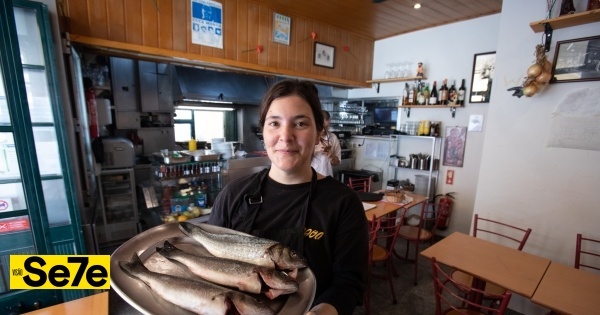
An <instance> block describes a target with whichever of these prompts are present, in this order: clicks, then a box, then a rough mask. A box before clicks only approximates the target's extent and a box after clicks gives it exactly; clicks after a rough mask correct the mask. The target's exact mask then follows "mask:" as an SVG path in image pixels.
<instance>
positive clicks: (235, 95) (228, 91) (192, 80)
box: [174, 66, 269, 105]
mask: <svg viewBox="0 0 600 315" xmlns="http://www.w3.org/2000/svg"><path fill="white" fill-rule="evenodd" d="M175 85H176V86H175V89H174V94H175V101H176V103H177V104H190V103H214V104H248V105H257V104H260V101H261V99H262V97H263V95H264V94H265V92H266V91H267V88H268V86H269V78H268V77H266V76H260V75H253V74H244V73H235V72H223V71H214V70H205V69H198V68H192V67H181V66H176V67H175Z"/></svg>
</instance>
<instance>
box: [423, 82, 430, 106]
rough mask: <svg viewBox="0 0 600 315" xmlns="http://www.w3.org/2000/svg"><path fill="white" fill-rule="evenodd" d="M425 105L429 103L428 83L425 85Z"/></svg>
mask: <svg viewBox="0 0 600 315" xmlns="http://www.w3.org/2000/svg"><path fill="white" fill-rule="evenodd" d="M424 94H425V105H429V95H431V92H430V91H429V84H426V85H425V91H424Z"/></svg>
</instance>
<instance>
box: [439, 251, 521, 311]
mask: <svg viewBox="0 0 600 315" xmlns="http://www.w3.org/2000/svg"><path fill="white" fill-rule="evenodd" d="M431 266H432V274H433V284H434V290H435V314H436V315H442V314H447V315H451V314H465V315H466V314H468V315H475V314H496V315H502V314H504V313H505V312H506V310H507V308H508V302H509V301H510V298H511V293H510V292H509V291H507V290H505V291H504V292H503V293H502V294H489V293H487V292H484V291H481V290H478V289H476V288H473V287H471V286H470V285H464V284H462V283H460V282H457V281H455V280H454V279H452V277H451V276H450V275H448V274H447V273H446V272H444V270H443V269H442V268H441V266H440V265H439V264H438V263H437V261H436V260H435V257H433V258H432V259H431ZM484 294H485V295H486V301H485V303H480V302H477V298H476V297H477V296H483V295H484ZM473 297H475V299H473ZM488 301H491V303H488Z"/></svg>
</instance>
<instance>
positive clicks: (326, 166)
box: [310, 110, 342, 176]
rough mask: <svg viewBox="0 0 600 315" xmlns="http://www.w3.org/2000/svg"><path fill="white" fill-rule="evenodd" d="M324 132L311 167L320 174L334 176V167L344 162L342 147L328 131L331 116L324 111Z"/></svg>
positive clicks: (316, 147)
mask: <svg viewBox="0 0 600 315" xmlns="http://www.w3.org/2000/svg"><path fill="white" fill-rule="evenodd" d="M323 119H325V124H324V125H323V131H322V133H321V138H320V141H319V142H318V143H317V145H316V146H315V152H314V153H313V158H312V162H311V163H310V165H311V166H312V167H313V168H314V169H315V171H317V173H319V174H323V175H325V176H333V167H334V166H336V165H339V164H340V162H341V161H342V160H341V158H342V146H341V145H340V141H339V140H338V138H337V136H336V135H335V134H333V133H331V132H329V131H328V129H329V124H330V122H331V115H330V114H329V112H328V111H326V110H324V111H323Z"/></svg>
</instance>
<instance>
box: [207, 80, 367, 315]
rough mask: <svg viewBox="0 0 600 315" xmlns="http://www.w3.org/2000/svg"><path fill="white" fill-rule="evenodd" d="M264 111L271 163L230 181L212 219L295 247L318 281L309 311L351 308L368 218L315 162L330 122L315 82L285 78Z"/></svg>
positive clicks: (362, 277)
mask: <svg viewBox="0 0 600 315" xmlns="http://www.w3.org/2000/svg"><path fill="white" fill-rule="evenodd" d="M259 115H260V118H259V125H260V126H261V127H262V128H263V138H264V144H265V147H266V150H267V154H268V156H269V159H270V160H271V167H270V168H269V169H265V170H263V171H261V172H259V173H256V174H252V175H248V176H245V177H242V178H239V179H237V180H235V181H232V182H230V183H229V184H228V185H227V186H226V187H224V189H223V190H222V191H221V193H220V194H219V195H218V196H217V198H216V200H215V202H214V205H213V208H212V212H211V215H210V218H209V221H208V223H210V224H214V225H219V226H223V227H226V228H230V229H234V230H238V231H243V232H247V233H250V234H252V235H255V236H258V237H264V238H269V239H272V240H276V241H279V242H281V243H283V244H286V245H288V246H290V247H291V248H293V249H295V250H296V251H297V252H298V253H300V254H301V255H303V256H304V258H306V259H307V261H308V266H309V267H310V268H311V270H312V271H313V273H314V274H315V278H316V282H317V292H316V295H315V300H314V303H313V306H312V308H311V311H310V312H309V313H308V314H311V315H315V314H352V312H353V311H354V308H355V307H356V305H358V304H360V303H361V302H362V299H363V294H364V291H365V288H366V281H367V263H368V262H367V260H368V257H367V254H368V236H367V234H368V232H367V222H366V217H365V214H364V210H363V207H362V203H361V201H360V200H359V198H358V196H357V194H356V193H355V192H353V191H352V190H351V189H350V188H349V187H346V186H345V185H343V184H342V183H341V182H339V181H337V180H335V179H334V178H332V177H325V176H323V175H320V174H317V172H315V171H314V170H313V169H312V168H311V166H310V163H311V159H312V155H313V150H314V147H315V144H317V143H318V142H319V141H320V135H321V133H322V131H323V128H324V120H323V113H322V111H321V103H320V101H319V97H318V92H317V89H316V87H315V86H314V85H313V84H312V83H309V82H302V81H296V80H285V81H281V82H279V83H277V84H275V85H274V86H273V87H271V89H270V90H269V91H268V92H267V94H266V95H265V97H264V99H263V101H262V103H261V107H260V112H259Z"/></svg>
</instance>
